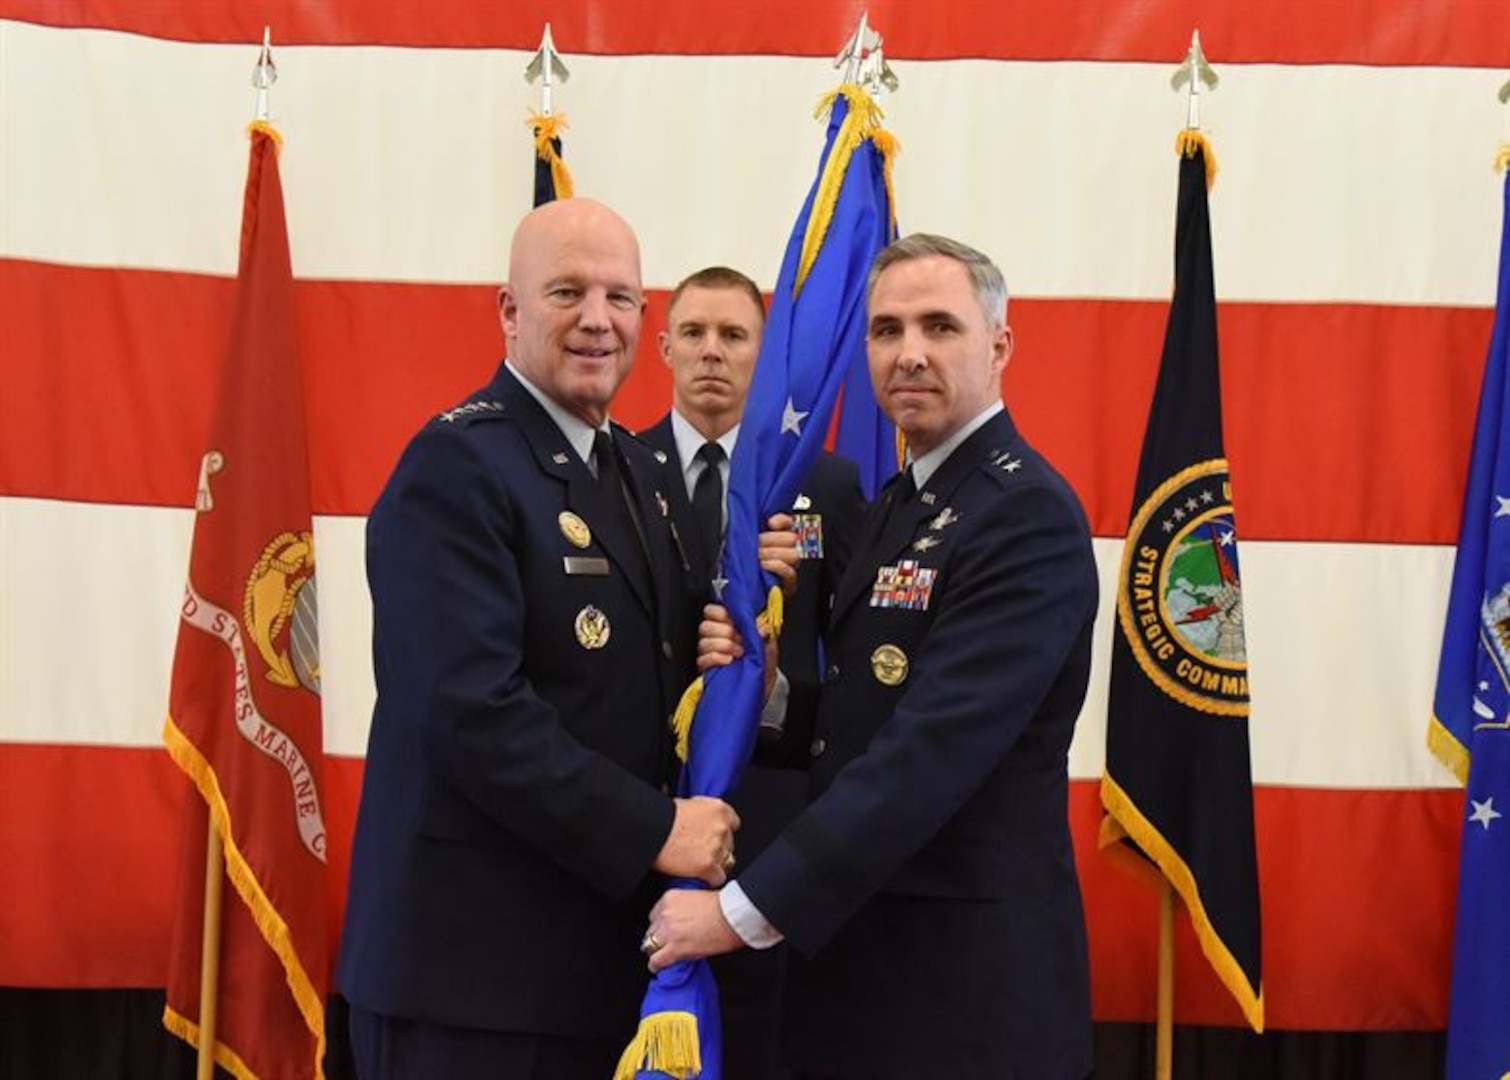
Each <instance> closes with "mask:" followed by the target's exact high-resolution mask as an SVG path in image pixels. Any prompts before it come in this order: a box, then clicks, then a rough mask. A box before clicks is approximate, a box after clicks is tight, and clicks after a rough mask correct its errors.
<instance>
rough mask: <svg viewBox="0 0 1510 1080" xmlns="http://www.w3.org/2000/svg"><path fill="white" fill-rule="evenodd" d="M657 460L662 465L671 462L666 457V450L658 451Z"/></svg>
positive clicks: (656, 453)
mask: <svg viewBox="0 0 1510 1080" xmlns="http://www.w3.org/2000/svg"><path fill="white" fill-rule="evenodd" d="M655 460H656V461H658V462H660V463H661V464H662V465H664V464H666V462H667V460H669V459H668V458H667V457H666V451H664V450H657V451H656V452H655Z"/></svg>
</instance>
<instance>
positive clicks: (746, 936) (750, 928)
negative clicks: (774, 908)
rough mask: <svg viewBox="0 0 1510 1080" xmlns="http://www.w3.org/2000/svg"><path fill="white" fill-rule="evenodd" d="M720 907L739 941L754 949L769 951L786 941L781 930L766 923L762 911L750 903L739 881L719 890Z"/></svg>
mask: <svg viewBox="0 0 1510 1080" xmlns="http://www.w3.org/2000/svg"><path fill="white" fill-rule="evenodd" d="M718 907H719V910H720V911H722V912H723V913H724V919H725V920H726V921H727V922H728V924H729V926H730V927H731V928H732V929H733V931H734V932H735V933H736V934H738V935H739V940H741V941H743V942H744V943H745V944H746V945H748V946H749V947H750V948H752V949H769V948H770V947H771V946H772V945H779V944H781V942H782V941H783V940H784V939H785V936H784V935H783V934H782V933H781V931H780V930H777V929H776V928H775V927H774V926H772V925H771V924H770V923H769V922H767V921H766V917H765V916H764V915H762V914H761V913H760V909H759V908H758V907H756V906H755V905H754V904H752V903H750V898H749V897H748V896H746V895H745V891H744V890H743V889H741V888H740V887H739V882H737V881H731V882H729V883H728V884H727V885H725V886H724V887H723V888H722V889H719V890H718Z"/></svg>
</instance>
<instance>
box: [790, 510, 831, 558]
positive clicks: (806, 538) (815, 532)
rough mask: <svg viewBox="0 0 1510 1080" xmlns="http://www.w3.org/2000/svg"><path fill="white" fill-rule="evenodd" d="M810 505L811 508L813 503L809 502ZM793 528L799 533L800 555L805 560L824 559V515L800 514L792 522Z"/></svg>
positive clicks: (798, 552) (798, 549) (798, 547)
mask: <svg viewBox="0 0 1510 1080" xmlns="http://www.w3.org/2000/svg"><path fill="white" fill-rule="evenodd" d="M800 501H801V500H799V502H800ZM808 505H809V506H811V505H812V503H811V502H809V503H808ZM792 528H793V530H795V531H796V533H797V554H798V555H800V556H801V557H802V558H804V559H821V558H823V515H822V514H798V515H796V517H795V519H794V520H793V522H792Z"/></svg>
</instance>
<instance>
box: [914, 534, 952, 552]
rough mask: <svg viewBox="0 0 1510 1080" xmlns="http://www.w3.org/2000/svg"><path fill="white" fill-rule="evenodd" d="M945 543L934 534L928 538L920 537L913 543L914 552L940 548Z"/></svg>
mask: <svg viewBox="0 0 1510 1080" xmlns="http://www.w3.org/2000/svg"><path fill="white" fill-rule="evenodd" d="M943 542H944V541H943V540H942V539H941V538H939V537H937V536H934V535H933V534H932V533H929V534H928V535H927V536H920V537H918V538H917V539H916V540H914V541H913V542H912V550H913V551H927V550H928V549H929V548H935V547H938V546H939V545H940V544H942V543H943Z"/></svg>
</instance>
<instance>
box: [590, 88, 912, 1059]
mask: <svg viewBox="0 0 1510 1080" xmlns="http://www.w3.org/2000/svg"><path fill="white" fill-rule="evenodd" d="M825 110H826V111H828V114H829V121H828V139H827V142H826V144H825V146H824V151H823V157H822V160H821V161H820V163H819V168H818V178H817V180H816V181H815V182H814V184H813V187H812V190H811V191H809V192H808V196H807V201H806V202H805V203H804V204H803V206H802V212H801V213H800V214H799V215H798V217H797V223H796V225H795V226H794V227H793V229H792V235H791V239H790V241H789V242H788V244H787V249H786V256H785V258H784V259H783V261H782V264H781V273H780V276H779V277H778V278H777V280H776V290H775V293H774V294H773V296H772V299H771V314H770V317H769V319H768V320H767V322H766V328H765V336H764V338H763V339H762V341H761V347H760V358H759V360H757V361H756V365H755V375H754V379H753V381H752V383H751V385H750V395H749V399H748V401H747V403H746V405H745V411H744V418H743V420H742V422H741V424H740V428H739V443H738V445H737V446H736V447H735V450H734V459H733V462H732V463H731V472H730V479H729V511H728V514H729V522H728V537H727V540H726V542H725V550H724V561H723V564H722V571H721V574H722V577H721V579H720V581H719V584H720V586H721V590H722V591H721V596H722V600H723V603H724V605H725V606H726V607H727V608H728V609H729V613H730V615H731V616H732V618H733V620H734V624H735V626H737V627H738V629H739V632H740V634H741V635H742V636H743V637H744V640H746V641H756V640H758V638H759V631H758V630H757V629H756V620H757V618H759V619H761V620H762V621H764V622H766V623H768V624H769V625H770V626H771V627H772V629H773V632H779V630H780V597H781V593H780V590H779V589H774V588H772V587H771V582H770V581H769V580H768V576H767V575H766V574H765V573H764V572H763V571H761V570H760V569H759V561H758V557H757V549H758V538H759V533H760V527H761V523H762V522H764V521H765V520H766V519H767V518H769V517H770V516H771V515H772V514H775V513H779V512H781V511H782V510H784V509H786V508H787V507H790V506H791V505H792V500H793V499H794V498H795V497H796V495H797V491H798V488H799V486H800V485H801V482H802V478H803V477H805V476H806V475H807V474H808V471H809V470H810V469H811V467H812V465H813V462H814V461H815V460H816V459H817V456H818V452H819V451H820V450H821V449H822V447H823V440H824V436H825V435H826V433H827V430H828V418H829V416H830V415H831V414H832V413H833V409H834V401H835V398H836V397H837V396H838V394H839V387H840V384H841V383H843V382H844V381H845V379H846V377H847V376H848V375H849V374H850V373H851V372H852V371H854V370H857V369H858V370H859V371H861V372H862V373H863V372H865V371H866V361H865V281H866V276H867V275H868V274H869V272H870V264H871V263H872V262H873V261H874V259H875V257H876V254H877V253H878V252H879V251H880V250H881V249H882V248H884V247H885V246H886V245H887V244H889V243H890V242H891V241H892V240H893V239H894V238H895V236H896V224H895V219H894V217H893V215H892V199H891V171H890V156H891V154H892V153H893V152H894V149H895V143H894V140H893V139H892V137H891V136H890V134H889V133H888V132H887V131H885V130H884V129H883V128H882V127H881V119H882V117H881V110H880V108H879V107H877V105H876V104H875V102H874V101H872V100H871V98H870V96H869V95H867V94H866V93H865V92H864V91H863V90H861V89H859V88H858V87H856V86H852V85H846V86H844V87H842V88H841V89H840V90H839V91H838V92H837V93H835V94H831V95H829V96H828V97H826V98H825V99H824V101H823V102H822V103H821V104H820V106H819V115H822V113H823V112H824V111H825ZM872 400H873V399H872ZM762 608H765V610H764V611H762ZM757 613H758V615H757ZM764 669H765V656H764V651H763V650H761V649H748V650H746V651H745V655H744V657H743V658H742V659H741V660H739V661H737V662H735V663H734V664H733V665H731V666H729V667H727V668H721V669H718V670H717V671H715V672H713V673H712V674H711V675H710V677H709V678H708V680H707V687H706V691H704V689H703V681H702V680H701V679H699V680H698V681H697V682H695V683H694V684H693V685H692V687H691V688H690V689H689V690H688V692H687V695H686V697H684V698H683V701H682V706H681V708H679V709H678V711H677V723H678V727H679V733H678V748H677V751H678V754H679V755H681V756H682V758H683V760H684V761H685V762H686V766H685V768H683V770H682V773H681V781H680V789H679V791H678V794H680V795H682V796H689V795H720V796H721V795H725V794H727V793H728V792H729V791H730V790H732V789H733V787H734V785H735V783H736V782H737V781H738V779H739V776H740V774H741V773H742V772H743V771H744V767H745V765H746V763H747V762H748V761H749V758H750V751H751V748H752V747H753V745H754V741H755V728H756V723H757V720H758V718H759V713H760V699H761V693H762V689H763V685H764ZM694 709H695V710H696V711H695V714H694V713H693V711H692V710H694ZM705 715H707V716H713V717H716V718H717V722H716V723H706V724H705V723H703V722H702V717H703V716H705ZM677 884H678V885H680V886H683V887H686V888H701V887H702V884H701V883H700V882H678V883H677ZM720 1050H721V1036H720V1027H719V1017H718V992H717V989H716V987H715V986H714V984H713V976H712V974H711V973H710V972H709V970H708V964H707V962H706V961H704V960H699V961H696V962H695V963H685V962H684V963H679V964H673V965H671V966H670V967H667V968H665V969H663V970H662V971H660V972H658V973H657V974H656V976H655V979H654V980H653V981H652V983H651V985H650V989H649V990H648V991H647V992H646V995H645V1002H644V1004H643V1006H642V1007H641V1010H640V1030H639V1033H638V1034H637V1035H636V1036H635V1039H634V1041H633V1042H631V1043H630V1045H629V1047H628V1049H626V1050H625V1051H624V1056H623V1059H622V1060H621V1061H620V1063H619V1068H618V1071H617V1073H616V1074H615V1076H616V1078H617V1080H629V1078H631V1077H634V1076H636V1075H641V1074H648V1075H652V1076H654V1075H658V1074H665V1075H669V1076H675V1077H686V1076H700V1077H702V1078H703V1080H718V1077H720V1076H721V1075H722V1072H721V1069H722V1063H721V1061H720Z"/></svg>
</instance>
